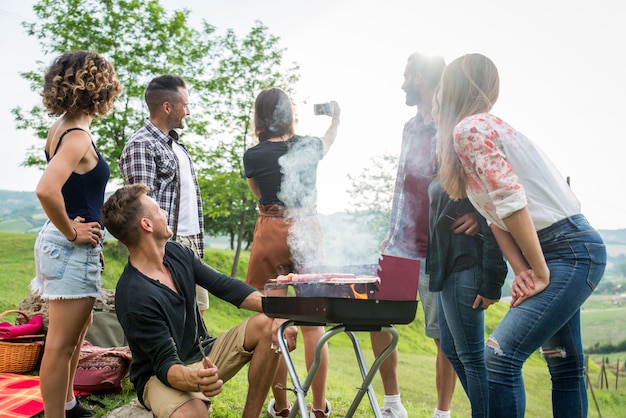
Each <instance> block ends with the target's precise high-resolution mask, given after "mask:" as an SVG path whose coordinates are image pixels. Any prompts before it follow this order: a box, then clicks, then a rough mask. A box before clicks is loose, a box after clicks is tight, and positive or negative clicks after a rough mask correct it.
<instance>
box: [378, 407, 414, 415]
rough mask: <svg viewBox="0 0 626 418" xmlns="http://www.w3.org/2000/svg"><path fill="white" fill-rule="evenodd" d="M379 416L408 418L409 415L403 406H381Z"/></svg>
mask: <svg viewBox="0 0 626 418" xmlns="http://www.w3.org/2000/svg"><path fill="white" fill-rule="evenodd" d="M380 414H381V415H380V416H381V417H382V418H408V417H409V414H408V413H407V412H406V409H405V408H404V405H402V404H400V405H396V406H387V405H383V407H382V408H381V409H380Z"/></svg>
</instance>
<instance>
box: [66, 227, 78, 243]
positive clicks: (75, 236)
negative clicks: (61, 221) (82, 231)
mask: <svg viewBox="0 0 626 418" xmlns="http://www.w3.org/2000/svg"><path fill="white" fill-rule="evenodd" d="M72 229H73V230H74V233H75V234H76V235H74V238H72V239H68V241H69V242H74V241H76V238H78V231H77V230H76V228H74V227H72Z"/></svg>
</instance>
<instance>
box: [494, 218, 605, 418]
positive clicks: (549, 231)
mask: <svg viewBox="0 0 626 418" xmlns="http://www.w3.org/2000/svg"><path fill="white" fill-rule="evenodd" d="M537 234H538V236H539V241H540V243H541V248H542V250H543V253H544V257H545V259H546V262H547V263H548V268H549V269H550V284H549V285H548V287H547V288H546V289H545V290H544V291H543V292H541V293H539V294H537V295H535V296H533V297H531V298H529V299H528V300H526V301H524V302H523V303H521V304H520V305H519V306H518V307H516V308H513V309H510V310H509V311H508V312H507V314H506V315H505V316H504V318H503V319H502V322H500V324H499V325H498V326H497V328H496V329H495V330H494V332H493V334H492V335H491V336H490V337H489V340H488V341H487V344H486V346H485V359H486V362H487V375H488V380H489V415H490V416H491V417H519V418H521V417H523V416H524V414H525V408H526V393H525V389H524V381H523V378H522V365H523V364H524V362H525V361H526V359H527V358H528V357H529V356H530V355H531V354H532V353H533V352H534V351H535V350H537V348H539V347H541V353H542V355H543V357H544V358H545V360H546V363H547V364H548V369H549V371H550V376H551V378H552V415H553V416H554V417H556V418H564V417H568V418H569V417H572V418H574V417H576V418H578V417H586V416H587V408H588V402H587V390H586V387H585V379H584V353H583V345H582V338H581V331H580V307H581V305H582V304H583V303H584V302H585V300H586V299H587V298H588V297H589V295H591V293H592V292H593V290H594V289H595V288H596V286H597V285H598V283H599V282H600V279H601V278H602V275H603V273H604V269H605V267H606V248H605V246H604V243H603V241H602V238H601V237H600V235H599V234H598V233H597V232H596V231H595V230H594V229H593V228H592V227H591V226H590V225H589V223H588V222H587V220H586V219H585V217H584V216H583V215H575V216H572V217H570V218H566V219H563V220H561V221H558V222H556V223H554V224H553V225H551V226H549V227H548V228H545V229H542V230H541V231H538V233H537ZM546 412H547V411H546Z"/></svg>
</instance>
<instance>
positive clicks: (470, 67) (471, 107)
mask: <svg viewBox="0 0 626 418" xmlns="http://www.w3.org/2000/svg"><path fill="white" fill-rule="evenodd" d="M499 91H500V78H499V76H498V69H497V68H496V66H495V64H494V63H493V62H492V61H491V60H490V59H489V58H487V57H486V56H484V55H481V54H466V55H463V56H462V57H459V58H457V59H455V60H454V61H452V62H451V63H450V64H449V65H448V66H447V67H446V68H445V70H444V71H443V74H442V76H441V102H440V108H439V130H438V137H439V139H438V143H437V150H438V158H439V177H440V178H441V184H442V186H443V188H444V189H445V190H446V192H447V193H448V195H450V197H451V198H452V199H455V200H457V199H460V198H463V197H465V196H466V191H465V190H466V185H467V175H466V174H465V171H464V170H463V167H462V166H461V161H460V159H459V157H458V155H457V154H456V151H455V150H454V138H453V137H452V133H453V131H454V128H455V126H456V125H457V124H458V123H459V122H460V121H461V120H463V119H464V118H466V117H468V116H471V115H475V114H477V113H483V112H489V111H490V110H491V108H492V107H493V105H494V103H495V102H496V100H498V94H499Z"/></svg>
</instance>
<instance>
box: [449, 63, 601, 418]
mask: <svg viewBox="0 0 626 418" xmlns="http://www.w3.org/2000/svg"><path fill="white" fill-rule="evenodd" d="M498 93H499V76H498V70H497V68H496V66H495V65H494V64H493V62H492V61H491V60H490V59H489V58H487V57H485V56H484V55H481V54H468V55H464V56H462V57H460V58H457V59H456V60H454V61H453V62H451V63H450V64H449V65H448V66H447V67H446V69H445V70H444V73H443V75H442V79H441V90H440V92H439V103H440V105H441V108H440V110H439V144H438V150H439V159H440V171H439V175H440V177H441V181H442V185H443V187H444V189H445V190H446V191H447V192H448V194H449V195H450V197H451V198H452V199H460V198H462V197H464V196H467V197H468V198H469V199H470V201H471V202H472V204H473V205H474V206H475V207H476V209H478V211H479V212H480V213H481V214H482V215H483V216H484V217H485V218H486V219H487V221H488V222H489V223H490V225H491V229H492V231H493V233H494V235H495V237H496V239H497V241H498V244H499V245H500V247H501V249H502V252H503V253H504V255H505V256H506V258H507V259H508V261H509V263H510V265H511V267H512V268H513V271H514V273H515V279H514V281H513V284H512V287H511V296H512V301H511V307H512V308H514V309H511V310H509V312H507V314H506V315H505V317H504V318H503V319H502V322H501V323H500V324H499V325H498V327H497V328H496V329H495V330H494V332H493V334H491V336H490V337H489V339H488V341H487V345H486V350H485V357H486V362H487V370H488V379H489V416H492V417H503V416H506V417H523V416H524V413H525V403H526V398H525V389H524V382H523V379H522V365H523V364H524V362H525V361H526V359H527V358H528V357H529V356H530V355H531V354H532V353H533V352H534V351H535V350H536V349H538V348H541V352H542V355H543V356H544V358H545V359H546V362H547V364H548V369H549V371H550V375H551V377H552V405H553V406H552V409H553V415H554V416H555V417H565V416H567V417H586V416H587V407H588V403H587V391H586V388H585V382H584V378H583V376H584V374H583V372H584V364H583V360H584V355H583V347H582V341H581V331H580V306H581V305H582V304H583V302H584V301H585V300H586V299H587V298H588V297H589V295H590V294H591V293H592V292H593V290H594V289H595V287H596V286H597V285H598V283H599V281H600V279H601V278H602V275H603V272H604V269H605V266H606V249H605V246H604V243H603V242H602V239H601V237H600V235H599V234H598V233H597V231H595V230H594V229H593V228H592V227H591V226H590V225H589V223H588V222H587V220H586V219H585V217H584V216H583V215H582V214H581V213H580V203H579V201H578V199H577V198H576V196H574V194H573V193H572V191H571V189H570V188H569V186H568V184H567V182H566V181H565V179H564V178H563V177H562V176H561V175H560V174H559V173H558V171H557V170H556V168H555V167H554V166H553V164H552V163H551V162H550V160H549V159H548V158H547V157H546V155H545V154H543V153H542V152H541V150H539V148H538V147H537V146H536V145H535V144H534V143H532V142H531V141H530V140H529V139H528V138H526V137H525V136H524V135H523V134H522V133H521V132H519V131H517V130H516V129H515V128H513V127H512V126H511V125H509V124H507V123H506V122H505V121H503V120H502V119H500V118H498V117H497V116H495V115H493V114H491V113H489V112H490V110H491V108H492V106H493V105H494V103H495V102H496V100H497V99H498Z"/></svg>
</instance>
